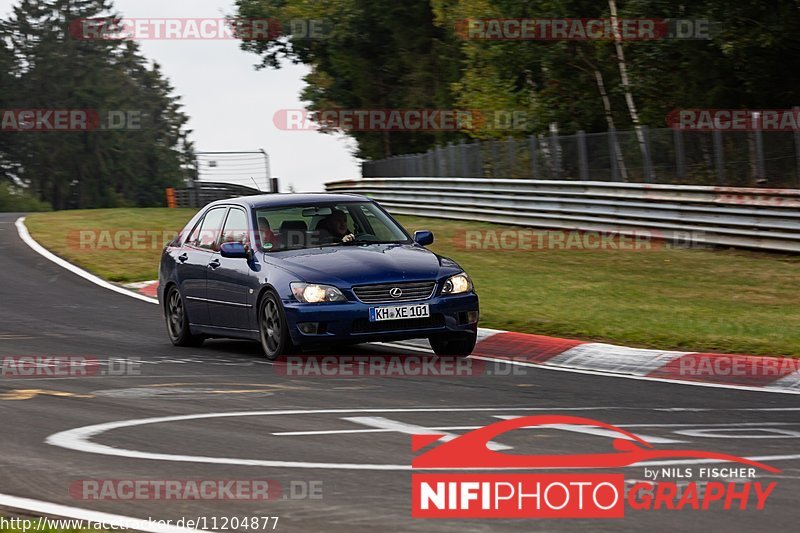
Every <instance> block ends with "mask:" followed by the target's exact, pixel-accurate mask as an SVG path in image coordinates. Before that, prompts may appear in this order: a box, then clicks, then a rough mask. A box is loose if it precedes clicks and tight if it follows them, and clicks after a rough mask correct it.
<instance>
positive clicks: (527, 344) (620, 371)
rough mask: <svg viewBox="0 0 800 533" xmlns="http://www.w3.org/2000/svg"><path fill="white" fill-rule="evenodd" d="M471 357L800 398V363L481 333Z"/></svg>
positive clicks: (791, 360) (788, 358) (781, 359)
mask: <svg viewBox="0 0 800 533" xmlns="http://www.w3.org/2000/svg"><path fill="white" fill-rule="evenodd" d="M473 357H476V358H481V359H490V360H505V361H513V362H515V363H521V364H527V365H532V366H541V367H545V368H554V369H569V370H573V371H583V372H585V373H592V374H604V375H613V376H620V377H629V378H636V379H646V380H653V381H665V382H673V383H674V382H677V383H685V384H691V385H703V386H711V387H714V386H716V387H725V388H735V389H744V390H756V391H763V392H781V393H789V394H800V359H797V358H791V357H766V356H756V355H742V354H717V353H699V352H678V351H665V350H648V349H643V348H627V347H624V346H615V345H613V344H604V343H597V342H583V341H578V340H570V339H558V338H554V337H544V336H541V335H530V334H525V333H512V332H507V331H491V330H489V331H485V330H484V331H482V334H481V336H480V337H479V342H478V345H477V346H476V348H475V351H474V352H473Z"/></svg>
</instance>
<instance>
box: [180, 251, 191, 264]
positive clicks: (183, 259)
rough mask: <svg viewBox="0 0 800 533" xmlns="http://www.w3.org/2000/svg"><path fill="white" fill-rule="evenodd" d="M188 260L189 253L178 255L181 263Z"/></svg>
mask: <svg viewBox="0 0 800 533" xmlns="http://www.w3.org/2000/svg"><path fill="white" fill-rule="evenodd" d="M188 260H189V254H187V253H184V254H183V255H180V256H178V261H180V262H181V263H185V262H186V261H188Z"/></svg>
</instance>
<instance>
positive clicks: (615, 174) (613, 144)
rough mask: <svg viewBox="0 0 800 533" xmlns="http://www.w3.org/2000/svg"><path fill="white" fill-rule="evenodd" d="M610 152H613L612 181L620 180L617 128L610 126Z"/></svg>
mask: <svg viewBox="0 0 800 533" xmlns="http://www.w3.org/2000/svg"><path fill="white" fill-rule="evenodd" d="M608 153H609V154H611V181H619V159H618V157H619V154H618V153H617V130H616V128H608Z"/></svg>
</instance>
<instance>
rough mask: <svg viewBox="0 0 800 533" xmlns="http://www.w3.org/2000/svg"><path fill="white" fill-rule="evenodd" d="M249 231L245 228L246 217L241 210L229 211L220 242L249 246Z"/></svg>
mask: <svg viewBox="0 0 800 533" xmlns="http://www.w3.org/2000/svg"><path fill="white" fill-rule="evenodd" d="M249 235H250V230H249V228H248V227H247V215H246V214H245V212H244V211H242V210H241V209H235V208H233V209H231V211H230V213H228V220H226V221H225V229H224V230H222V242H238V243H241V244H250V238H249V237H248V236H249Z"/></svg>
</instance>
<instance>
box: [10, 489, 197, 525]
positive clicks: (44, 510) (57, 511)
mask: <svg viewBox="0 0 800 533" xmlns="http://www.w3.org/2000/svg"><path fill="white" fill-rule="evenodd" d="M0 507H8V508H11V509H19V510H23V511H30V512H34V513H41V514H43V515H48V516H60V517H64V518H74V519H76V520H85V521H86V522H92V523H100V524H107V525H109V526H114V527H117V528H126V529H133V530H136V531H146V532H148V533H200V530H197V529H188V528H183V527H177V526H169V525H166V524H161V523H159V522H155V521H150V520H143V519H141V518H132V517H129V516H121V515H116V514H109V513H100V512H97V511H90V510H88V509H80V508H78V507H69V506H66V505H59V504H57V503H49V502H42V501H39V500H30V499H28V498H18V497H16V496H8V495H7V494H0ZM31 520H32V521H33V522H36V521H37V519H31ZM204 533H208V532H204Z"/></svg>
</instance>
